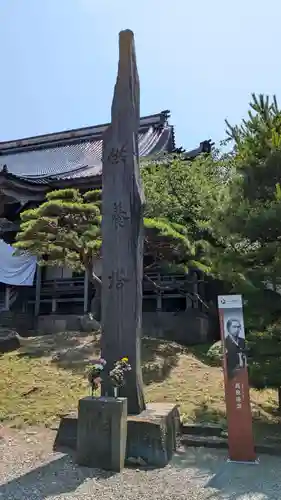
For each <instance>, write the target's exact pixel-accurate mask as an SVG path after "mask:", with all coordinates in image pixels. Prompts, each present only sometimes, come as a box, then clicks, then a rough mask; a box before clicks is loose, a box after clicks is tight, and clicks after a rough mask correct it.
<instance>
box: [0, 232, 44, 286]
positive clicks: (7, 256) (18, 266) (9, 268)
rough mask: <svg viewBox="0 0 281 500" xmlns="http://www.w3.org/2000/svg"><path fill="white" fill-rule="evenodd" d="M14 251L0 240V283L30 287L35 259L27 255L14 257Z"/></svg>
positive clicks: (34, 269) (32, 280) (34, 268)
mask: <svg viewBox="0 0 281 500" xmlns="http://www.w3.org/2000/svg"><path fill="white" fill-rule="evenodd" d="M14 252H15V249H14V248H13V247H12V246H11V245H8V244H7V243H5V241H3V240H0V282H1V283H6V284H7V285H18V286H32V285H33V282H34V275H35V271H36V257H34V256H31V255H29V254H27V253H22V254H21V255H14Z"/></svg>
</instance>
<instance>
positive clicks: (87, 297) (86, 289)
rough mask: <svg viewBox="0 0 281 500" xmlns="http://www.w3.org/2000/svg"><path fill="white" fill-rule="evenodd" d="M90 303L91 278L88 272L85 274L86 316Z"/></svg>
mask: <svg viewBox="0 0 281 500" xmlns="http://www.w3.org/2000/svg"><path fill="white" fill-rule="evenodd" d="M88 302H89V276H88V271H87V270H86V271H85V274H84V314H86V313H87V312H88Z"/></svg>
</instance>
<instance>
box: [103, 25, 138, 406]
mask: <svg viewBox="0 0 281 500" xmlns="http://www.w3.org/2000/svg"><path fill="white" fill-rule="evenodd" d="M139 120H140V116H139V78H138V72H137V65H136V55H135V46H134V35H133V33H132V31H129V30H126V31H121V33H120V34H119V65H118V75H117V81H116V85H115V89H114V97H113V102H112V108H111V125H110V126H109V127H108V129H107V130H106V132H105V134H104V137H103V169H102V332H103V334H102V339H101V347H102V356H103V357H104V358H105V359H106V360H107V362H108V367H109V368H111V367H112V365H113V363H114V362H115V361H116V360H117V359H120V358H121V357H123V356H128V358H129V362H130V364H131V366H132V370H131V372H129V373H128V379H127V383H126V384H125V386H124V388H122V389H121V391H120V395H121V396H124V397H127V398H128V413H129V414H138V413H140V412H141V411H142V410H144V409H145V402H144V394H143V381H142V371H141V351H140V348H141V322H142V279H143V205H144V194H143V190H142V185H141V180H140V170H139V150H138V131H139ZM102 390H103V394H105V393H106V392H108V394H109V395H112V388H111V386H110V384H108V383H105V384H103V388H102Z"/></svg>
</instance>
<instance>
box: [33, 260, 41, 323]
mask: <svg viewBox="0 0 281 500" xmlns="http://www.w3.org/2000/svg"><path fill="white" fill-rule="evenodd" d="M41 279H42V271H41V267H40V266H38V264H37V268H36V284H35V308H34V315H35V316H39V313H40V295H41Z"/></svg>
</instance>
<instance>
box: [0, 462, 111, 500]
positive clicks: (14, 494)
mask: <svg viewBox="0 0 281 500" xmlns="http://www.w3.org/2000/svg"><path fill="white" fill-rule="evenodd" d="M113 475H115V474H114V473H112V472H107V471H102V470H99V469H88V468H86V467H79V466H77V465H76V464H75V462H74V460H73V459H72V457H71V456H70V455H65V456H63V457H60V458H58V459H56V460H53V461H52V462H49V463H47V464H44V465H42V466H41V467H37V468H36V469H34V470H32V471H31V472H27V473H26V474H24V475H22V476H20V477H17V478H15V479H13V480H11V481H9V482H7V483H6V484H3V485H1V486H0V498H3V500H4V499H5V500H6V499H7V500H8V499H9V498H11V499H12V498H15V499H16V498H21V499H22V500H31V499H34V500H35V499H38V500H39V499H40V500H44V499H46V498H53V497H57V495H61V494H68V493H69V494H70V493H71V492H73V491H75V490H76V489H77V488H78V486H79V485H81V484H82V483H84V481H86V480H88V479H95V481H99V480H106V479H109V478H110V477H112V476H113Z"/></svg>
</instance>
